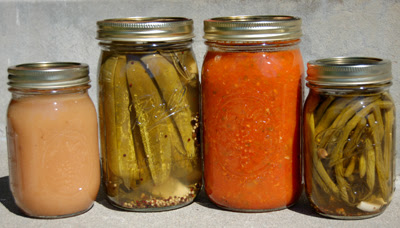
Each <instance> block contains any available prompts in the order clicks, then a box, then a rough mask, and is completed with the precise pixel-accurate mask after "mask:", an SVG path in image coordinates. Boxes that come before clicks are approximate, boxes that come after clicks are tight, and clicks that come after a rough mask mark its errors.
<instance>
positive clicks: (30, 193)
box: [7, 62, 100, 218]
mask: <svg viewBox="0 0 400 228" xmlns="http://www.w3.org/2000/svg"><path fill="white" fill-rule="evenodd" d="M8 73H9V76H8V79H9V82H8V85H9V86H10V88H9V91H10V92H11V94H12V98H11V101H10V103H9V106H8V111H7V145H8V164H9V173H10V188H11V192H12V194H13V196H14V200H15V202H16V204H17V206H18V207H19V208H20V209H21V210H22V211H23V212H24V213H25V214H27V215H28V216H32V217H40V218H59V217H68V216H72V215H77V214H81V213H83V212H85V211H87V210H89V209H90V208H91V207H92V205H93V202H94V200H95V199H96V196H97V192H98V190H99V186H100V159H99V146H98V126H97V115H96V109H95V107H94V104H93V102H92V100H91V99H90V97H89V95H88V89H89V88H90V85H89V82H90V79H89V76H88V74H89V67H88V65H86V64H81V63H70V62H40V63H28V64H21V65H16V66H11V67H9V68H8Z"/></svg>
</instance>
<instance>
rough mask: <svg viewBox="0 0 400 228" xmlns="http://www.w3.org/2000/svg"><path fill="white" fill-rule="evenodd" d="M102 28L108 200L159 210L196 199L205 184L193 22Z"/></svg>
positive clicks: (149, 20)
mask: <svg viewBox="0 0 400 228" xmlns="http://www.w3.org/2000/svg"><path fill="white" fill-rule="evenodd" d="M97 25H98V34H97V35H98V36H97V38H98V39H99V40H100V46H101V48H102V51H101V56H100V63H99V75H98V80H99V81H98V82H99V122H100V134H101V151H102V164H103V181H104V186H105V190H106V195H107V198H108V200H109V201H110V202H111V204H112V205H114V206H116V207H119V208H122V209H125V210H131V211H162V210H168V209H175V208H179V207H182V206H185V205H187V204H189V203H191V202H193V200H194V198H195V197H196V195H197V194H198V192H199V190H200V188H201V181H202V172H201V171H202V169H201V168H202V164H201V160H200V159H201V157H200V142H199V136H198V131H199V79H198V69H197V65H196V61H195V58H194V53H193V51H192V47H191V45H192V38H193V21H192V20H191V19H187V18H178V17H171V18H169V17H133V18H120V19H109V20H103V21H99V22H97Z"/></svg>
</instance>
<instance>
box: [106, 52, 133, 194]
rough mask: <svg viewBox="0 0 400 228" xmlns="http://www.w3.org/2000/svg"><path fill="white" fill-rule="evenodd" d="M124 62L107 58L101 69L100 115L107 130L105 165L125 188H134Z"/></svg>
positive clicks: (120, 58) (121, 59)
mask: <svg viewBox="0 0 400 228" xmlns="http://www.w3.org/2000/svg"><path fill="white" fill-rule="evenodd" d="M125 65H126V58H125V57H124V56H112V57H109V58H108V59H107V60H106V61H105V63H104V64H103V65H102V67H101V75H102V83H103V85H104V91H105V94H104V107H103V108H104V112H106V113H107V115H104V116H105V125H106V129H107V134H106V147H107V151H108V153H107V164H108V166H109V168H110V170H111V172H112V173H113V174H115V175H116V176H118V177H120V178H121V179H122V181H123V184H124V185H125V186H126V187H134V186H135V183H136V180H137V179H138V178H139V172H138V167H137V160H136V155H135V148H134V144H133V137H132V131H131V122H130V111H129V105H130V103H129V93H128V89H127V82H126V76H125Z"/></svg>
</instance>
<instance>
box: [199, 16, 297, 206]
mask: <svg viewBox="0 0 400 228" xmlns="http://www.w3.org/2000/svg"><path fill="white" fill-rule="evenodd" d="M204 32H205V35H204V38H205V39H206V40H207V41H206V44H207V46H208V51H207V53H206V56H205V59H204V63H203V69H202V78H201V82H202V110H203V126H204V137H203V140H204V181H205V190H206V194H207V195H208V197H209V198H210V199H211V201H213V202H214V203H215V204H216V205H218V206H219V207H222V208H225V209H228V210H234V211H246V212H260V211H271V210H278V209H283V208H286V207H289V206H291V205H293V204H294V203H295V202H296V201H297V199H298V198H299V196H300V193H301V187H302V184H301V167H300V116H301V110H302V108H301V107H302V98H303V71H304V70H303V60H302V56H301V53H300V49H299V46H298V44H299V42H300V37H301V34H302V32H301V19H300V18H297V17H292V16H233V17H221V18H213V19H209V20H205V21H204Z"/></svg>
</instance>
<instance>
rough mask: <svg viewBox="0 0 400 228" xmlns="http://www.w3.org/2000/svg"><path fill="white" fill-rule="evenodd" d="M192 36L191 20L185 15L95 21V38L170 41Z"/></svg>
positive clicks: (187, 38)
mask: <svg viewBox="0 0 400 228" xmlns="http://www.w3.org/2000/svg"><path fill="white" fill-rule="evenodd" d="M193 37H194V34H193V20H192V19H189V18H185V17H127V18H113V19H106V20H102V21H98V22H97V37H96V38H97V39H98V40H103V41H125V42H151V41H154V42H170V41H177V40H190V39H192V38H193Z"/></svg>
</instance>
